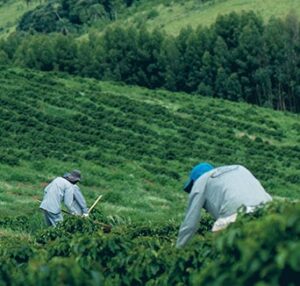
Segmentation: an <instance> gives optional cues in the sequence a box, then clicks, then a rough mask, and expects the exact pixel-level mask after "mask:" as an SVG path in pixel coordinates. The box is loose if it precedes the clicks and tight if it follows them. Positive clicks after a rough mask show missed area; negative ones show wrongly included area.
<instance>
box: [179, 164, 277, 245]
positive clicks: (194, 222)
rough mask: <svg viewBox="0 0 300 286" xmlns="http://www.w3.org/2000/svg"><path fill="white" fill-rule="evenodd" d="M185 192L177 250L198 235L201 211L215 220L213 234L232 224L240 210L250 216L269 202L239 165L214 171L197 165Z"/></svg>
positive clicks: (269, 198)
mask: <svg viewBox="0 0 300 286" xmlns="http://www.w3.org/2000/svg"><path fill="white" fill-rule="evenodd" d="M184 191H185V192H187V193H189V202H188V207H187V210H186V214H185V218H184V221H183V223H182V224H181V227H180V230H179V234H178V239H177V243H176V247H178V248H180V247H183V246H185V245H186V244H187V243H188V242H189V241H190V239H191V238H192V237H193V235H194V234H195V232H196V231H197V226H198V223H199V221H200V216H201V209H202V208H204V209H206V211H207V212H208V213H210V214H211V215H212V216H213V217H214V219H215V220H216V221H215V223H214V226H213V229H212V231H218V230H221V229H224V228H226V227H227V226H228V225H229V224H230V223H232V222H234V221H235V219H236V213H237V210H238V208H240V207H241V206H245V207H246V211H247V212H251V211H253V210H254V209H255V207H256V206H258V205H260V204H262V203H266V202H268V201H271V200H272V198H271V196H270V195H269V194H268V193H267V192H266V191H265V190H264V188H263V187H262V185H261V184H260V182H259V181H258V180H257V179H256V178H255V177H254V176H253V175H252V174H251V172H250V171H249V170H247V169H246V168H245V167H243V166H241V165H230V166H222V167H218V168H214V167H213V166H212V165H210V164H208V163H200V164H198V165H196V166H195V167H194V168H193V169H192V171H191V174H190V177H189V180H188V181H187V182H186V184H185V185H184Z"/></svg>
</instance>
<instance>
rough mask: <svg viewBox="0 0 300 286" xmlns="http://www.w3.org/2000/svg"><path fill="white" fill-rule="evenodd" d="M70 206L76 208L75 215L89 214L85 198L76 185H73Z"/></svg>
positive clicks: (86, 215) (84, 215) (85, 215)
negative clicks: (72, 198)
mask: <svg viewBox="0 0 300 286" xmlns="http://www.w3.org/2000/svg"><path fill="white" fill-rule="evenodd" d="M72 206H73V208H74V209H75V210H76V215H82V216H83V217H88V216H89V213H88V211H89V209H88V208H87V205H86V201H85V198H84V196H83V194H82V193H81V191H80V188H79V187H78V186H77V185H74V200H73V204H72Z"/></svg>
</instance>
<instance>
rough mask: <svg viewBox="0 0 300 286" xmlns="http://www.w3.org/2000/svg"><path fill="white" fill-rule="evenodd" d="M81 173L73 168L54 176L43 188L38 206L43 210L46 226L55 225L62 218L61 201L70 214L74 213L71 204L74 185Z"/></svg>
mask: <svg viewBox="0 0 300 286" xmlns="http://www.w3.org/2000/svg"><path fill="white" fill-rule="evenodd" d="M80 178H81V173H80V171H79V170H74V171H72V172H70V173H66V174H65V175H64V176H63V177H57V178H55V179H54V180H53V181H52V182H51V183H50V184H49V185H48V186H47V187H46V188H45V189H44V198H43V201H42V203H41V205H40V208H41V209H42V210H43V212H44V216H45V221H46V224H47V225H48V226H56V224H57V223H58V222H60V221H62V220H63V216H62V213H61V203H62V202H63V203H64V204H65V206H66V207H67V209H68V210H69V212H70V213H71V214H76V209H75V208H74V206H73V201H74V185H75V184H76V183H78V182H79V181H80Z"/></svg>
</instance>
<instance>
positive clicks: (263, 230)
mask: <svg viewBox="0 0 300 286" xmlns="http://www.w3.org/2000/svg"><path fill="white" fill-rule="evenodd" d="M299 215H300V208H299V203H297V204H296V203H294V204H285V203H283V202H281V203H277V205H276V204H273V205H270V206H269V207H267V208H265V209H261V210H260V211H259V212H258V213H254V214H253V215H250V216H249V218H247V215H245V219H246V220H250V222H248V223H247V224H246V225H245V226H244V227H242V228H238V226H239V225H241V224H243V223H244V222H243V219H241V220H240V221H239V222H237V223H236V225H232V227H230V229H229V230H228V231H226V233H225V232H224V234H223V235H222V236H220V237H218V238H217V239H216V246H217V249H218V252H219V253H220V254H221V255H220V257H219V259H218V260H216V261H214V262H212V263H211V264H210V265H209V266H208V267H207V268H206V269H204V270H203V271H202V272H200V273H199V274H198V275H195V277H196V278H195V280H193V281H194V283H195V284H197V285H199V284H201V285H202V284H209V285H224V284H227V283H228V284H235V285H254V284H255V285H297V283H298V282H297V281H298V277H299V273H300V268H299V258H300V248H299V246H300V245H299V239H298V238H299V234H300V223H299ZM254 217H256V219H257V217H260V221H259V223H257V222H256V220H254ZM224 269H227V270H226V271H224Z"/></svg>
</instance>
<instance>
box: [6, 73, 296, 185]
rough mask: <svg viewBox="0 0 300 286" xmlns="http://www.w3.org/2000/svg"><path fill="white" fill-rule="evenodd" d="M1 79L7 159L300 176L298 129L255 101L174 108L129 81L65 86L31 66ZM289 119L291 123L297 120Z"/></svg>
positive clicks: (168, 98)
mask: <svg viewBox="0 0 300 286" xmlns="http://www.w3.org/2000/svg"><path fill="white" fill-rule="evenodd" d="M64 77H66V76H64ZM0 81H1V86H2V88H1V91H0V94H1V98H0V101H1V105H0V111H1V113H0V116H1V118H0V119H1V125H0V131H1V134H3V136H1V138H0V142H1V149H0V158H1V162H2V163H6V164H9V165H17V164H20V162H21V161H22V160H23V161H27V160H43V159H45V158H55V159H58V160H67V161H72V162H75V161H76V160H77V161H79V160H88V161H92V162H94V163H96V164H101V165H106V166H112V165H117V164H120V162H123V161H125V160H134V161H138V162H140V163H139V164H140V165H141V166H143V167H144V168H145V170H147V171H148V172H150V173H153V174H154V175H155V174H157V173H160V174H164V175H165V176H167V177H169V178H170V179H171V180H179V179H180V178H181V176H180V175H179V174H178V171H179V170H174V169H172V167H171V165H170V162H178V163H180V164H179V165H182V166H186V168H190V167H191V163H190V160H189V158H194V163H197V162H198V161H200V160H204V161H211V162H212V163H215V164H232V163H240V164H245V165H246V166H247V167H249V169H251V170H252V171H253V172H254V173H255V175H257V176H258V178H259V179H262V180H263V182H264V183H265V184H266V186H267V187H268V186H273V185H274V183H275V182H276V184H277V185H281V186H283V185H285V183H286V181H288V182H290V183H292V184H294V182H295V179H294V178H297V174H298V171H297V170H299V161H298V160H297V158H299V152H300V150H299V148H298V147H297V146H296V142H299V134H298V137H297V136H296V137H295V136H294V135H295V134H296V135H297V133H295V132H294V131H291V132H294V133H293V134H294V135H293V136H291V135H290V133H289V131H288V130H287V129H286V128H284V127H285V126H283V125H282V123H279V121H278V120H274V119H271V117H270V116H269V115H268V113H266V111H264V112H263V113H262V114H260V113H259V112H257V111H256V108H254V107H253V108H252V107H246V106H245V107H244V106H243V107H239V108H235V107H234V105H232V106H230V105H229V104H228V103H225V102H220V103H219V102H217V101H215V100H209V99H207V100H202V99H201V98H199V99H197V100H196V99H193V102H194V103H193V104H191V103H189V98H188V97H186V101H184V102H182V101H180V104H179V101H178V102H177V103H176V105H179V106H180V108H177V109H175V110H172V109H169V108H167V107H166V105H172V101H174V100H175V101H176V100H179V99H176V97H175V95H172V94H167V93H159V92H154V93H153V95H152V94H151V93H150V95H141V96H143V97H144V96H146V98H147V100H146V101H145V100H142V99H139V96H136V95H135V94H134V93H133V95H132V96H130V95H123V94H122V87H120V89H119V90H120V92H119V93H116V92H114V93H110V92H108V91H102V89H101V83H95V82H94V81H93V82H92V83H91V82H90V81H89V80H81V81H82V83H78V82H76V84H75V81H73V80H72V79H68V78H67V77H66V79H65V80H64V82H65V83H67V85H65V84H64V83H63V81H61V78H60V77H57V76H55V75H53V76H51V75H49V74H47V75H46V74H39V73H33V72H30V71H17V70H4V71H2V72H1V80H0ZM12 82H14V85H12ZM16 82H17V83H18V84H17V85H16V84H15V83H16ZM72 84H74V87H72ZM20 88H21V89H22V91H20ZM152 96H154V98H153V99H151V98H152ZM182 96H183V95H182ZM180 98H181V96H180ZM155 100H159V101H160V102H162V103H161V104H160V103H157V102H156V101H155ZM195 102H196V104H195ZM174 106H175V104H174ZM275 118H276V116H275ZM289 120H290V121H288V122H290V123H289V124H290V125H292V124H293V122H294V124H296V121H297V118H296V117H295V119H294V118H293V117H292V116H291V117H290V118H289ZM297 140H298V141H297ZM293 142H294V143H293ZM154 162H155V163H154ZM166 162H169V163H168V164H166ZM162 166H164V167H162ZM296 181H297V180H296Z"/></svg>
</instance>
